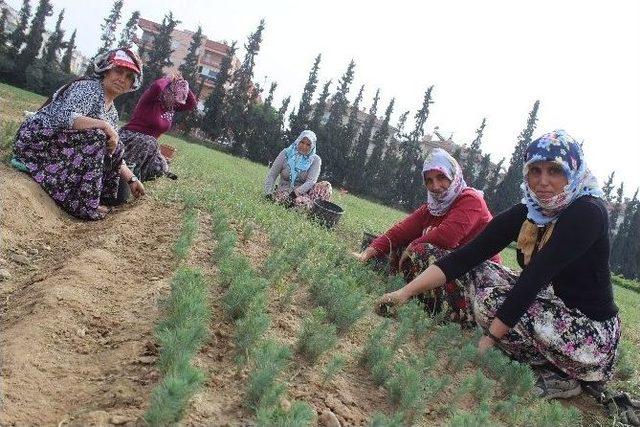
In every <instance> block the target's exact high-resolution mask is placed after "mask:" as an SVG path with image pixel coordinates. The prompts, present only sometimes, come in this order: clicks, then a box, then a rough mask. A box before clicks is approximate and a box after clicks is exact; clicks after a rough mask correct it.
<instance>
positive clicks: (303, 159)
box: [285, 130, 317, 189]
mask: <svg viewBox="0 0 640 427" xmlns="http://www.w3.org/2000/svg"><path fill="white" fill-rule="evenodd" d="M303 138H307V139H308V140H309V141H311V150H309V154H302V153H300V152H299V151H298V144H300V141H302V139H303ZM316 140H317V137H316V134H315V133H314V132H313V131H311V130H305V131H302V132H301V133H300V135H299V136H298V138H296V140H295V141H293V142H292V143H291V145H290V146H289V147H287V149H286V150H285V155H286V156H287V164H288V165H289V169H290V170H291V171H290V172H289V182H291V189H293V188H294V184H295V182H296V178H297V177H298V174H299V173H300V172H304V171H306V170H309V168H310V167H311V157H313V155H314V154H316Z"/></svg>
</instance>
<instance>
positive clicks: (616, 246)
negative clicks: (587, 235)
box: [611, 189, 638, 273]
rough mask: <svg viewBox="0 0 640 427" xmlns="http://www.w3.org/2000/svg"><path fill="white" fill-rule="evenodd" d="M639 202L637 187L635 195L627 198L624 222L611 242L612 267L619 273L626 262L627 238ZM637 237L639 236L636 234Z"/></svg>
mask: <svg viewBox="0 0 640 427" xmlns="http://www.w3.org/2000/svg"><path fill="white" fill-rule="evenodd" d="M637 204H638V189H636V191H635V193H634V194H633V197H632V198H631V199H627V205H626V206H625V209H624V215H623V217H622V223H621V224H620V227H618V231H617V233H616V237H615V238H614V239H613V242H612V244H611V269H612V270H613V271H615V272H617V273H620V272H621V271H622V268H623V264H624V262H625V251H626V250H627V247H628V242H627V239H628V238H629V231H630V230H631V222H632V220H633V215H634V213H635V210H636V205H637ZM635 238H636V239H637V238H638V236H637V235H636V236H635Z"/></svg>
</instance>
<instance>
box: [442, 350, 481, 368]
mask: <svg viewBox="0 0 640 427" xmlns="http://www.w3.org/2000/svg"><path fill="white" fill-rule="evenodd" d="M477 357H478V347H477V346H476V344H474V343H468V344H466V345H465V346H464V347H462V349H460V351H453V352H451V353H450V354H449V362H450V364H451V367H452V368H453V370H454V371H456V372H457V371H460V370H461V369H462V368H464V367H465V365H467V364H468V363H471V362H473V361H475V360H476V358H477Z"/></svg>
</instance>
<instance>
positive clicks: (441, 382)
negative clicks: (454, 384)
mask: <svg viewBox="0 0 640 427" xmlns="http://www.w3.org/2000/svg"><path fill="white" fill-rule="evenodd" d="M424 384H425V400H427V401H428V400H430V399H432V398H433V397H434V396H437V395H438V394H440V392H442V390H444V389H445V388H446V387H447V386H448V385H449V384H451V378H450V377H449V376H441V377H439V378H434V377H431V376H429V377H427V378H426V380H425V381H424Z"/></svg>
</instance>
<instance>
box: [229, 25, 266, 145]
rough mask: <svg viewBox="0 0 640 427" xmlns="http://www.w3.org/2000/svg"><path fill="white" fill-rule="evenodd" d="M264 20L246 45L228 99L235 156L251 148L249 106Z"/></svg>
mask: <svg viewBox="0 0 640 427" xmlns="http://www.w3.org/2000/svg"><path fill="white" fill-rule="evenodd" d="M264 27H265V22H264V19H262V20H260V23H259V25H258V28H256V30H255V31H254V32H253V33H252V34H251V35H250V36H249V38H248V40H247V43H246V44H245V46H244V47H245V49H246V54H245V56H244V60H243V61H242V64H241V65H240V68H238V69H237V70H236V72H235V73H233V78H232V84H233V86H232V88H231V90H230V91H229V98H228V106H229V108H228V111H227V116H228V120H229V121H228V125H229V126H230V127H231V129H232V130H233V132H234V135H235V138H234V140H233V141H232V145H231V152H232V153H233V154H235V155H243V154H245V153H246V151H247V149H248V148H249V147H247V146H246V136H245V132H247V130H248V129H247V115H246V112H247V108H248V106H249V101H250V99H251V98H250V96H251V95H252V94H251V93H250V92H251V87H252V82H251V79H252V78H253V69H254V67H255V61H256V56H257V55H258V52H259V51H260V43H262V32H263V31H264Z"/></svg>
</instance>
